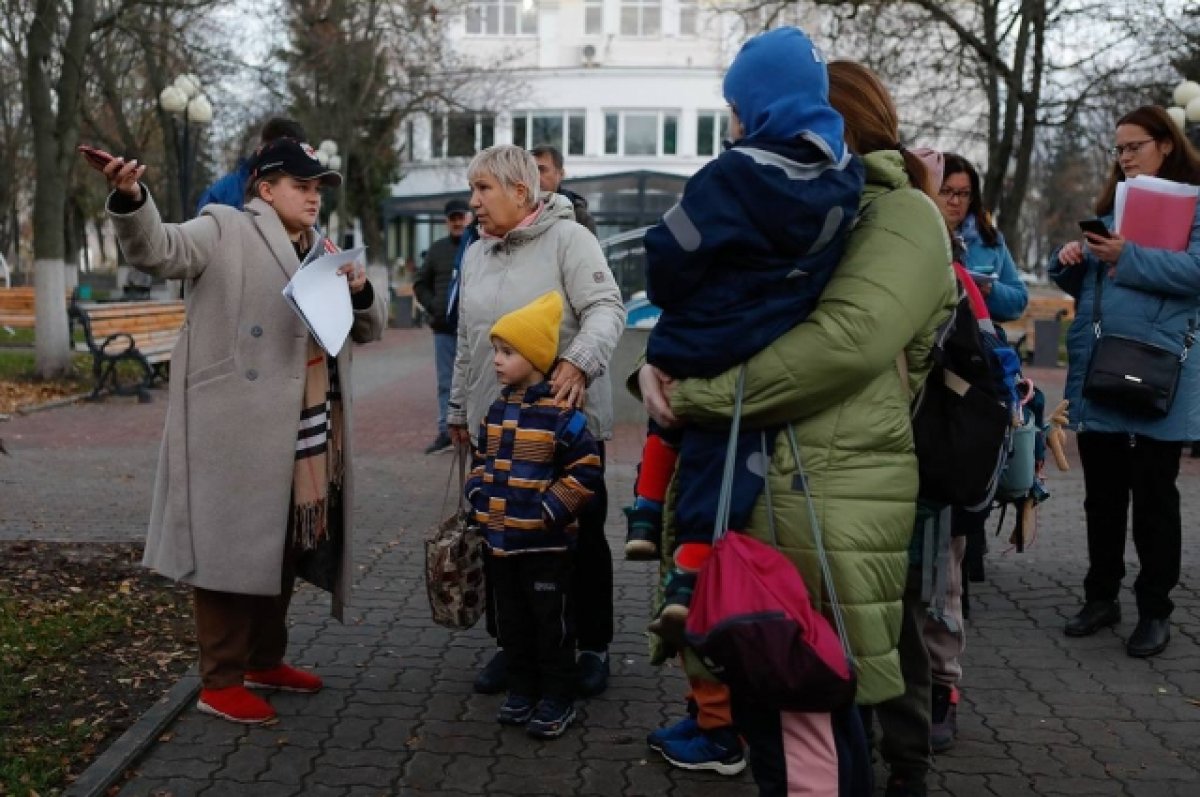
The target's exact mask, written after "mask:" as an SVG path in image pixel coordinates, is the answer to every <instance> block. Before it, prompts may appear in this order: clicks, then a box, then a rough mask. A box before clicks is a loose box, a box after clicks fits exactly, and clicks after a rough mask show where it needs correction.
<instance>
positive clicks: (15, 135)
mask: <svg viewBox="0 0 1200 797" xmlns="http://www.w3.org/2000/svg"><path fill="white" fill-rule="evenodd" d="M22 72H23V69H22V65H21V63H20V53H19V52H17V51H16V50H15V49H14V48H13V46H12V45H11V44H9V41H8V38H7V37H4V36H3V35H2V34H0V256H7V253H8V252H9V251H13V252H14V253H15V254H17V256H18V257H19V255H20V221H19V218H20V215H19V213H18V204H19V203H20V202H21V201H22V198H23V196H24V195H25V194H27V192H28V187H29V185H30V183H31V181H30V179H29V178H30V164H29V147H28V143H29V139H30V136H29V127H28V125H29V118H28V115H27V114H26V112H25V103H23V102H22V101H21V74H22ZM9 265H10V266H11V267H13V268H15V267H16V265H17V262H16V258H14V259H12V260H10V262H9Z"/></svg>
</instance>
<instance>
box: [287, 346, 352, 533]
mask: <svg viewBox="0 0 1200 797" xmlns="http://www.w3.org/2000/svg"><path fill="white" fill-rule="evenodd" d="M307 363H308V367H307V368H305V376H304V410H303V412H301V413H300V430H299V433H298V435H297V439H296V470H295V473H294V474H293V476H292V512H293V514H294V520H295V523H294V527H295V541H296V544H297V545H298V546H299V547H300V549H301V550H304V551H311V550H315V549H316V547H317V544H318V543H320V542H321V541H322V540H324V539H325V537H326V535H327V534H328V533H329V515H328V510H329V492H330V490H331V489H338V488H340V487H341V485H342V432H343V428H342V395H341V391H340V389H339V386H338V373H337V360H335V359H333V358H332V357H327V356H326V355H325V351H324V350H323V349H322V348H321V347H320V345H318V344H317V342H316V340H315V339H314V338H313V336H312V335H309V336H308V360H307Z"/></svg>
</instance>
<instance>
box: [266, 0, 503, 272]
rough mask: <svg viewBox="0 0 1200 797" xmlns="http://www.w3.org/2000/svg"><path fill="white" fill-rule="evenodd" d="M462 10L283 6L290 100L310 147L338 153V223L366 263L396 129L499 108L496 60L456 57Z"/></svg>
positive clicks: (392, 174)
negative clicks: (423, 117) (423, 118)
mask: <svg viewBox="0 0 1200 797" xmlns="http://www.w3.org/2000/svg"><path fill="white" fill-rule="evenodd" d="M461 5H462V3H458V2H454V0H451V2H433V1H432V0H402V1H400V2H397V1H396V0H393V1H392V2H384V1H383V0H358V1H354V0H295V2H291V3H289V4H288V26H289V34H290V35H289V45H288V49H287V51H286V53H285V54H284V58H285V60H286V62H287V64H288V65H289V67H290V70H289V73H288V80H287V84H288V93H289V95H290V98H291V108H292V112H293V114H294V116H295V117H296V119H297V120H298V121H300V122H301V123H302V124H303V125H304V126H305V129H306V130H307V131H308V134H309V136H310V138H311V139H312V140H313V142H314V143H315V142H316V141H318V140H320V139H323V138H329V139H332V140H333V141H335V142H336V143H337V144H338V146H339V148H340V156H341V158H342V163H343V171H344V172H345V176H346V181H345V183H344V184H343V186H342V189H341V190H340V191H339V195H338V199H337V202H336V207H337V211H338V215H339V217H342V218H354V217H357V218H358V219H359V223H360V225H361V228H362V232H363V238H364V242H365V243H366V245H367V247H368V253H369V255H368V256H369V257H370V258H371V259H372V260H373V261H375V262H378V261H379V260H380V259H381V258H382V257H383V255H384V246H383V229H382V226H381V223H380V206H381V204H382V202H383V200H384V199H385V198H386V197H387V196H388V190H389V187H390V186H391V184H392V183H393V182H394V181H395V180H396V179H397V178H398V177H399V173H400V168H401V158H400V153H399V152H398V139H399V135H398V134H399V131H400V127H401V124H402V122H403V121H404V120H405V119H407V118H408V117H410V116H411V115H412V114H414V113H417V112H422V111H424V112H436V111H440V112H445V111H447V110H456V109H470V110H476V111H481V110H485V109H488V108H494V107H498V106H499V105H500V104H502V103H503V102H504V101H505V99H506V92H507V91H509V90H510V87H511V86H512V85H514V81H513V80H512V79H511V78H510V77H509V76H508V75H507V72H506V70H505V69H504V62H503V58H502V59H501V60H500V62H498V63H490V64H488V63H477V62H468V61H467V60H465V59H464V58H463V57H462V56H461V55H459V54H457V53H455V52H454V51H453V49H452V48H451V47H450V45H449V40H448V38H447V36H446V25H447V22H448V20H449V18H450V17H451V16H452V14H453V13H454V12H455V11H456V10H457V9H458V8H459V7H460V6H461Z"/></svg>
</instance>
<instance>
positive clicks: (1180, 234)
mask: <svg viewBox="0 0 1200 797" xmlns="http://www.w3.org/2000/svg"><path fill="white" fill-rule="evenodd" d="M1127 182H1128V185H1127V186H1126V189H1125V207H1124V211H1123V213H1122V215H1121V221H1120V224H1119V225H1118V232H1119V233H1120V234H1121V236H1122V237H1123V238H1125V239H1126V240H1129V241H1133V242H1134V243H1136V244H1139V245H1141V246H1145V247H1150V248H1153V249H1168V250H1170V251H1172V252H1182V251H1184V250H1185V249H1187V246H1188V240H1189V239H1190V238H1191V236H1192V224H1193V222H1194V221H1195V218H1196V199H1197V197H1196V194H1195V193H1191V192H1188V191H1186V189H1185V190H1183V191H1180V190H1177V189H1176V186H1160V185H1154V184H1149V182H1148V181H1147V184H1144V185H1143V184H1141V183H1142V180H1140V179H1139V178H1134V179H1132V180H1129V181H1127ZM1155 182H1159V183H1165V182H1167V181H1165V180H1162V181H1155ZM1179 188H1184V187H1183V186H1179ZM1186 188H1192V186H1187V187H1186ZM1163 189H1166V190H1163ZM1189 193H1190V195H1189Z"/></svg>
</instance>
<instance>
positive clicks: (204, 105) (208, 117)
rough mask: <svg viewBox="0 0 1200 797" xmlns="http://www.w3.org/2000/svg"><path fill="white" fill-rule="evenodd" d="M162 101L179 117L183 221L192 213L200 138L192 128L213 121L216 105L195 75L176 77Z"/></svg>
mask: <svg viewBox="0 0 1200 797" xmlns="http://www.w3.org/2000/svg"><path fill="white" fill-rule="evenodd" d="M158 104H159V105H160V106H161V107H162V109H163V110H164V111H166V112H167V113H169V114H171V116H172V117H174V119H175V125H174V135H175V144H176V147H175V151H176V153H177V154H178V156H179V159H178V164H177V165H178V169H179V171H178V173H179V213H180V221H185V220H186V219H187V218H188V217H189V216H190V215H191V213H189V209H188V203H189V199H190V195H191V188H192V186H191V182H192V179H191V178H192V163H193V161H194V160H195V152H193V149H194V147H195V144H196V141H198V139H199V136H196V137H195V138H193V136H192V133H191V130H192V128H193V127H197V128H199V127H203V126H204V125H206V124H208V123H209V122H211V121H212V114H213V110H212V105H211V104H210V103H209V101H208V98H207V97H205V96H204V94H202V93H201V91H200V81H199V79H197V78H196V76H195V75H180V76H179V77H177V78H175V82H174V83H172V84H171V85H170V86H167V87H166V88H165V89H163V90H162V93H161V94H159V95H158Z"/></svg>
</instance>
